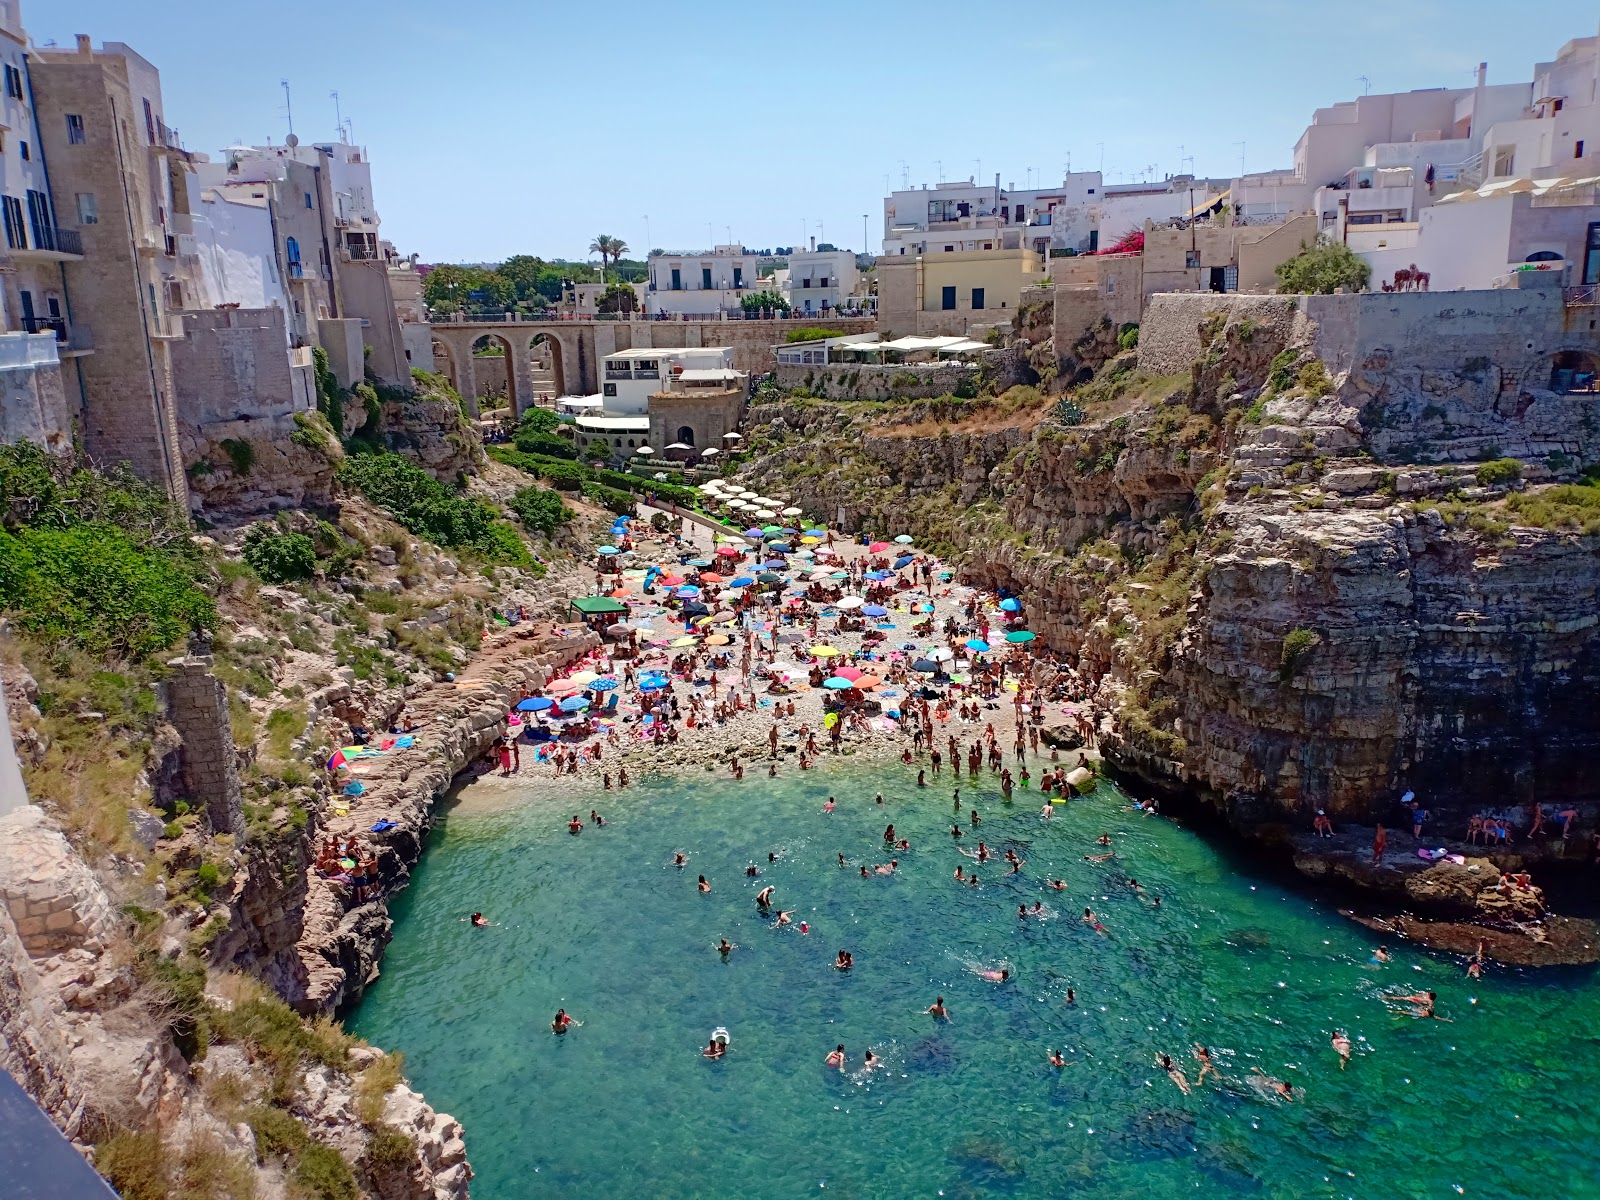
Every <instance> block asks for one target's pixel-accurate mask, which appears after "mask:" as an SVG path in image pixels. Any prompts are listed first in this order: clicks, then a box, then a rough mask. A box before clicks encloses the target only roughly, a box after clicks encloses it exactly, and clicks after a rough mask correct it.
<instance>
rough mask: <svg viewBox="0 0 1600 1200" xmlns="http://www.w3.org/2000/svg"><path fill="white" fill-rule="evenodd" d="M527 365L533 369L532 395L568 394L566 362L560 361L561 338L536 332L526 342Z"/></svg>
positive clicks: (540, 397)
mask: <svg viewBox="0 0 1600 1200" xmlns="http://www.w3.org/2000/svg"><path fill="white" fill-rule="evenodd" d="M528 365H529V366H530V367H532V369H533V395H534V397H535V398H537V399H543V398H544V397H546V396H548V397H550V398H552V399H554V398H555V397H557V396H570V395H571V394H572V393H571V392H569V391H567V372H566V364H565V363H564V362H563V361H562V351H561V339H559V338H558V337H556V336H555V335H554V334H550V333H536V334H534V335H533V337H532V339H531V340H530V341H529V342H528Z"/></svg>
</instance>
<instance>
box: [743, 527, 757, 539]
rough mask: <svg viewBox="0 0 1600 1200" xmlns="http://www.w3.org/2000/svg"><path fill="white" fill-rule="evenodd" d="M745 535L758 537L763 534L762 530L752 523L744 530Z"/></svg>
mask: <svg viewBox="0 0 1600 1200" xmlns="http://www.w3.org/2000/svg"><path fill="white" fill-rule="evenodd" d="M744 535H745V537H753V538H758V537H760V536H761V530H760V529H758V528H756V527H755V526H754V525H752V526H751V527H750V528H749V529H746V530H745V531H744Z"/></svg>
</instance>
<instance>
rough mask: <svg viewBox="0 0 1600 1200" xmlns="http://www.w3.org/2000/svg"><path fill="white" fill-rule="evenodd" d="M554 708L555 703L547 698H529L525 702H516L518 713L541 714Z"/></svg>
mask: <svg viewBox="0 0 1600 1200" xmlns="http://www.w3.org/2000/svg"><path fill="white" fill-rule="evenodd" d="M555 706H556V702H555V701H554V700H552V699H550V697H548V696H529V697H528V698H527V699H526V700H519V701H517V711H518V712H543V711H544V710H545V709H547V708H554V707H555Z"/></svg>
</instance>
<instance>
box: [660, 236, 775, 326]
mask: <svg viewBox="0 0 1600 1200" xmlns="http://www.w3.org/2000/svg"><path fill="white" fill-rule="evenodd" d="M758 262H759V256H757V255H755V254H749V253H746V251H745V248H744V247H743V246H734V245H722V246H713V247H712V248H711V250H710V251H709V252H707V253H704V254H652V255H650V257H649V260H648V269H649V280H648V283H647V284H646V288H645V311H646V312H647V313H649V314H650V315H652V316H659V315H662V314H668V315H681V316H697V317H708V316H716V315H717V314H719V313H723V312H732V311H734V310H735V309H737V308H739V307H740V305H741V303H742V302H743V300H744V298H745V296H747V295H749V294H750V293H752V292H756V291H760V290H761V288H760V285H759V284H757V282H756V266H757V264H758Z"/></svg>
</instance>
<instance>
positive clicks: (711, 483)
mask: <svg viewBox="0 0 1600 1200" xmlns="http://www.w3.org/2000/svg"><path fill="white" fill-rule="evenodd" d="M696 487H697V489H698V490H700V491H702V492H720V491H721V490H722V484H721V483H719V482H717V480H715V479H708V480H706V481H705V482H704V483H701V484H697V485H696Z"/></svg>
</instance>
